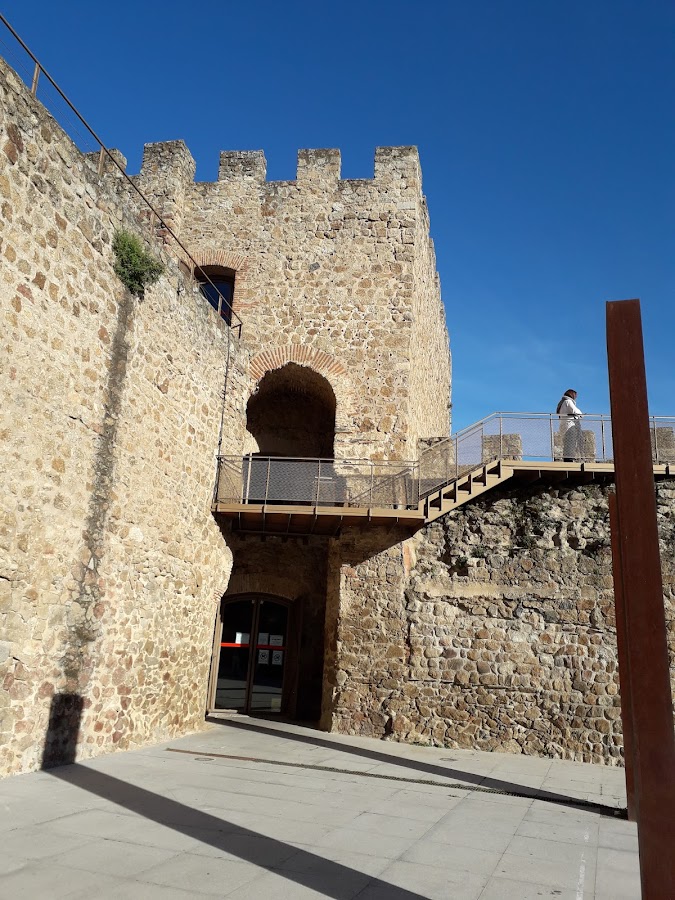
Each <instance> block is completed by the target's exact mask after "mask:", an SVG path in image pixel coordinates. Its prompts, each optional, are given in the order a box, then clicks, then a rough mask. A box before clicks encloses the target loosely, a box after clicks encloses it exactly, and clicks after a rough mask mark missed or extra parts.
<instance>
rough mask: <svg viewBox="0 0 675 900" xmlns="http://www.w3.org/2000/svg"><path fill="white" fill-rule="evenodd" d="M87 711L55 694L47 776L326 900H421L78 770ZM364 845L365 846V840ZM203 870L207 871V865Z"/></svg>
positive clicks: (76, 699)
mask: <svg viewBox="0 0 675 900" xmlns="http://www.w3.org/2000/svg"><path fill="white" fill-rule="evenodd" d="M83 706H84V704H83V700H82V697H81V696H80V695H79V694H74V693H64V694H55V695H54V697H53V698H52V701H51V706H50V715H49V725H48V728H47V734H46V735H45V744H44V750H43V757H42V768H43V769H46V770H48V771H49V774H50V775H52V776H53V777H54V778H58V779H60V780H61V781H63V782H66V783H67V784H72V785H74V786H76V787H79V788H81V789H82V790H85V791H88V792H89V793H90V794H94V795H95V796H97V797H101V798H103V799H104V800H109V801H110V802H111V803H115V804H116V805H117V806H122V807H123V808H124V809H128V810H129V811H130V812H133V813H136V814H137V815H139V816H143V818H144V819H148V820H149V821H151V822H156V823H157V824H158V825H163V826H164V827H165V828H172V829H173V830H174V831H177V832H179V833H180V834H184V835H187V836H188V837H191V838H194V839H195V840H197V841H199V842H200V843H202V844H208V845H209V846H211V847H215V848H216V849H217V850H221V851H222V852H223V853H224V854H228V855H230V856H233V857H235V858H236V859H238V860H244V861H245V862H249V863H252V864H253V865H255V866H258V867H259V868H260V869H264V870H267V871H269V872H275V873H276V874H277V875H278V876H280V877H281V878H285V879H287V880H288V881H293V882H295V883H296V884H301V885H303V886H305V887H308V888H312V889H313V890H316V891H319V892H320V893H321V894H322V895H323V896H324V897H333V898H335V900H349V898H351V897H354V896H355V895H356V894H357V893H360V891H361V890H363V888H365V887H366V886H368V887H369V888H370V889H372V888H375V889H376V890H377V892H378V893H382V896H386V897H387V900H423V898H422V897H421V895H420V894H414V893H412V892H411V891H407V890H405V889H403V888H399V887H396V886H395V885H392V884H388V883H387V882H385V881H381V880H380V879H379V878H373V877H372V876H370V875H366V874H364V873H363V872H359V871H358V870H357V869H350V868H349V867H348V866H343V865H342V864H341V863H337V862H333V861H332V860H329V859H324V858H323V857H322V856H319V855H318V854H316V853H310V852H309V851H308V850H302V849H300V848H298V847H294V846H293V845H292V844H287V843H285V842H284V841H279V840H277V839H276V838H270V837H267V836H265V835H261V834H259V833H258V832H255V831H251V830H250V829H249V828H243V827H242V826H241V825H235V824H234V823H233V822H228V821H227V819H221V818H218V817H217V816H212V815H210V814H209V813H205V812H202V811H201V810H198V809H194V808H193V807H191V806H186V805H185V804H184V803H179V802H178V801H176V800H171V799H169V798H168V797H163V796H162V795H161V794H155V793H153V792H152V791H148V790H146V789H145V788H141V787H137V786H136V785H134V784H130V783H129V782H127V781H122V780H120V779H119V778H114V777H113V776H112V775H106V774H105V773H104V772H98V771H96V770H95V769H90V768H88V767H87V766H82V765H77V764H75V755H76V749H77V740H78V736H79V732H80V723H81V719H82V710H83ZM364 840H367V836H366V835H365V834H364ZM291 857H293V860H294V863H295V864H297V868H298V869H299V870H300V871H297V870H294V869H286V868H284V869H281V868H279V866H280V864H281V863H283V862H284V861H286V860H288V859H290V858H291ZM204 864H205V866H206V864H207V860H206V859H205V861H204Z"/></svg>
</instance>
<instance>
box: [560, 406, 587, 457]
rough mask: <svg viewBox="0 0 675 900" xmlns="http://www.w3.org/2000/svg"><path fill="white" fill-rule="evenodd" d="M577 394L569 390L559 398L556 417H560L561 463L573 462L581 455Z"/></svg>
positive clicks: (579, 411) (581, 414)
mask: <svg viewBox="0 0 675 900" xmlns="http://www.w3.org/2000/svg"><path fill="white" fill-rule="evenodd" d="M576 399H577V392H576V391H573V390H572V389H570V390H569V391H565V393H564V394H563V395H562V397H561V398H560V402H559V403H558V405H557V407H556V410H555V411H556V415H558V416H560V429H559V430H560V437H561V438H562V447H563V461H564V462H574V461H575V460H577V459H579V457H580V455H581V453H580V450H581V417H582V416H583V413H582V411H581V410H580V409H579V407H578V406H577V404H576Z"/></svg>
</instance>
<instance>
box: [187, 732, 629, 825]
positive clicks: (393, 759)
mask: <svg viewBox="0 0 675 900" xmlns="http://www.w3.org/2000/svg"><path fill="white" fill-rule="evenodd" d="M207 721H209V722H211V723H212V724H216V725H223V726H225V727H227V728H239V729H241V730H243V731H253V732H257V733H262V734H269V735H273V736H274V737H276V738H283V739H284V740H287V741H295V742H297V743H302V744H312V745H314V746H318V747H325V748H326V749H328V750H332V751H333V752H335V753H349V754H352V755H353V756H360V757H365V758H367V759H372V760H375V762H381V763H388V764H389V765H394V766H400V767H401V768H403V769H414V770H415V771H417V772H424V774H425V775H436V776H439V775H440V776H441V777H443V778H456V779H457V780H458V781H461V782H464V783H465V784H472V785H476V786H477V787H480V788H483V789H487V790H491V791H498V792H500V793H504V794H511V795H513V796H515V797H524V798H526V799H531V800H545V801H546V802H548V803H558V804H560V805H562V806H569V807H573V808H577V809H586V810H592V811H593V812H596V813H599V814H600V815H603V816H611V817H612V818H616V817H617V816H618V815H624V816H625V810H623V809H619V808H617V807H615V806H606V805H604V804H602V803H594V802H593V801H591V800H582V799H579V798H575V797H567V796H565V795H564V794H556V793H554V792H552V791H545V790H543V789H541V788H532V787H525V786H523V785H519V784H515V783H513V782H511V781H502V780H500V779H498V778H490V777H488V776H486V775H475V774H473V773H472V772H463V771H462V770H461V769H450V768H446V767H445V766H435V765H433V764H431V763H425V762H420V761H418V760H415V759H402V758H401V757H399V756H393V755H390V754H388V753H381V752H379V751H377V750H366V749H365V748H363V747H353V746H351V745H349V744H345V743H342V742H340V743H337V742H334V741H327V740H325V739H323V738H320V737H314V735H304V734H296V733H294V732H287V731H281V730H279V729H276V728H266V727H265V726H264V725H252V724H249V723H248V722H235V721H234V720H232V719H217V718H215V717H211V716H209V717H207ZM203 752H204V753H205V754H208V751H206V750H205V751H203ZM451 786H452V785H448V787H451Z"/></svg>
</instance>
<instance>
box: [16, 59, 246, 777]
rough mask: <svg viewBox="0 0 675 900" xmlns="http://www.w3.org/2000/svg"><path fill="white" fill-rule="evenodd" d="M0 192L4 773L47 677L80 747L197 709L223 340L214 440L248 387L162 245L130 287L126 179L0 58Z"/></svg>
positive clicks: (124, 742)
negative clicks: (100, 172)
mask: <svg viewBox="0 0 675 900" xmlns="http://www.w3.org/2000/svg"><path fill="white" fill-rule="evenodd" d="M0 203H1V206H0V254H1V256H2V270H1V280H0V304H1V306H2V321H3V329H2V338H1V339H0V366H1V369H0V371H1V372H2V383H3V392H2V393H3V403H2V408H1V411H0V416H1V422H2V424H1V426H0V431H1V433H2V441H1V443H0V452H1V454H2V461H1V463H0V478H1V479H2V486H1V487H0V683H2V686H3V690H2V692H0V748H1V750H0V774H6V773H11V772H19V771H27V770H31V769H35V768H36V767H39V766H40V764H41V760H42V754H43V749H44V748H45V739H46V732H47V723H48V718H49V710H50V702H51V699H52V697H53V696H54V695H55V694H63V693H74V694H79V695H81V697H82V698H83V703H84V712H83V719H82V723H81V729H80V734H79V749H78V757H79V758H85V757H89V756H93V755H95V754H99V753H103V752H109V751H111V750H114V749H121V748H124V747H132V746H137V745H139V744H142V743H144V742H147V741H157V740H161V739H163V738H169V737H171V736H173V735H177V734H180V733H184V732H186V731H189V730H194V729H195V728H197V727H199V726H200V723H201V722H202V721H203V712H204V702H205V685H206V679H207V675H208V665H209V659H210V647H211V641H212V634H213V622H214V617H215V612H216V600H217V599H219V597H220V595H221V594H222V592H223V591H224V590H225V588H226V586H227V581H228V577H229V572H230V567H231V553H230V551H229V549H228V547H227V545H226V543H225V540H224V538H223V536H222V534H221V532H220V530H219V528H218V526H217V525H216V523H215V522H214V520H213V518H212V516H211V511H210V504H211V498H212V492H213V486H214V480H215V454H216V451H217V447H218V441H219V434H220V431H221V412H222V406H223V404H222V394H223V387H224V378H225V361H226V358H227V355H228V353H227V345H228V341H230V343H231V347H230V354H229V355H230V367H229V383H228V406H227V408H226V410H225V421H224V428H223V436H224V440H223V444H222V448H223V452H230V453H239V452H241V444H242V440H243V414H244V413H243V410H244V403H245V396H246V395H247V393H248V391H249V390H250V385H249V375H248V359H247V354H246V352H245V350H244V348H243V347H241V346H237V345H236V344H235V342H234V340H233V339H232V338H231V336H230V334H229V332H228V329H227V328H226V327H225V325H224V323H222V322H221V321H220V320H219V319H218V317H217V315H216V314H215V312H214V311H213V310H211V308H210V307H209V305H208V304H207V303H206V302H205V301H201V300H200V299H199V298H195V295H194V294H193V293H192V291H191V290H190V285H189V284H186V283H185V281H184V278H183V276H182V275H181V273H180V271H179V268H178V266H177V264H176V262H175V260H173V259H172V258H170V257H168V255H167V254H166V253H164V252H163V250H162V245H161V244H160V243H159V242H157V241H155V242H154V243H153V246H152V249H153V252H155V253H156V254H157V255H158V256H161V255H163V256H164V258H165V261H166V263H167V271H166V274H165V275H164V276H163V277H162V278H161V279H160V281H159V282H158V284H157V285H155V286H154V287H152V288H151V289H150V290H148V291H147V292H146V296H145V299H144V300H142V301H141V300H138V299H137V298H132V297H131V296H130V295H129V294H128V293H127V292H126V290H125V289H124V288H123V286H122V284H121V283H120V282H119V280H118V279H117V277H116V276H115V275H114V273H113V269H112V266H113V254H112V250H111V242H112V237H113V234H114V230H115V229H116V228H117V227H119V226H120V225H125V226H126V227H128V228H130V229H131V230H134V231H136V232H138V230H139V227H140V226H139V216H140V213H141V210H140V208H139V206H138V203H137V201H136V199H135V196H134V193H133V192H132V191H131V190H130V188H129V185H128V184H127V183H126V181H125V180H124V179H123V178H121V177H117V176H115V175H113V174H110V175H106V176H105V177H104V178H103V180H101V179H99V178H98V176H97V172H96V165H95V162H92V161H91V160H90V159H88V158H87V157H86V156H84V155H82V154H81V153H80V152H79V150H78V149H77V148H76V147H75V146H74V144H73V143H72V142H71V141H70V139H69V138H68V137H67V136H66V135H65V134H64V133H63V132H62V131H61V129H60V128H59V126H58V125H57V124H56V123H55V121H54V120H53V119H52V118H51V117H50V116H49V115H48V113H47V112H46V111H45V109H44V108H43V107H42V106H41V104H40V103H38V102H37V101H35V100H34V99H33V98H32V97H30V95H29V92H28V91H27V90H26V88H25V86H24V85H23V83H22V82H21V81H20V80H19V79H18V78H17V76H16V75H15V74H14V73H13V72H12V70H11V69H9V68H8V67H7V66H6V65H5V64H4V63H1V62H0ZM146 237H147V235H146ZM179 291H180V293H179ZM51 738H52V739H53V740H52V742H51V743H50V745H49V746H47V747H46V752H47V755H48V756H49V755H50V754H51V756H52V758H53V756H54V752H55V751H56V750H58V746H57V744H58V743H59V742H63V741H64V740H65V739H64V735H63V734H56V735H54V734H52V735H51ZM66 742H67V741H66Z"/></svg>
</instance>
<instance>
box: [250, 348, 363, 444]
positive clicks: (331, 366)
mask: <svg viewBox="0 0 675 900" xmlns="http://www.w3.org/2000/svg"><path fill="white" fill-rule="evenodd" d="M287 363H295V364H296V365H298V366H306V367H307V368H309V369H312V370H313V371H314V372H318V373H319V375H323V377H324V378H325V379H326V381H327V382H328V383H329V384H330V386H331V387H332V389H333V393H334V394H335V402H336V410H335V428H336V430H340V431H351V430H352V428H353V420H354V411H353V406H354V391H353V389H352V385H351V382H350V379H349V374H348V372H347V369H346V368H345V366H344V365H343V364H342V363H341V362H340V360H339V359H337V357H335V356H332V355H331V354H330V353H326V351H325V350H318V349H317V348H316V347H309V346H307V345H306V344H288V345H286V346H285V347H272V348H270V349H268V350H263V351H261V352H260V353H258V354H256V356H254V357H253V359H252V360H251V362H250V366H249V370H250V373H251V377H252V378H253V380H254V381H255V383H256V389H257V385H258V383H259V382H260V380H261V379H262V378H263V377H264V376H265V375H266V374H267V373H268V372H271V371H273V370H274V369H280V368H281V367H282V366H285V365H286V364H287Z"/></svg>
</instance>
